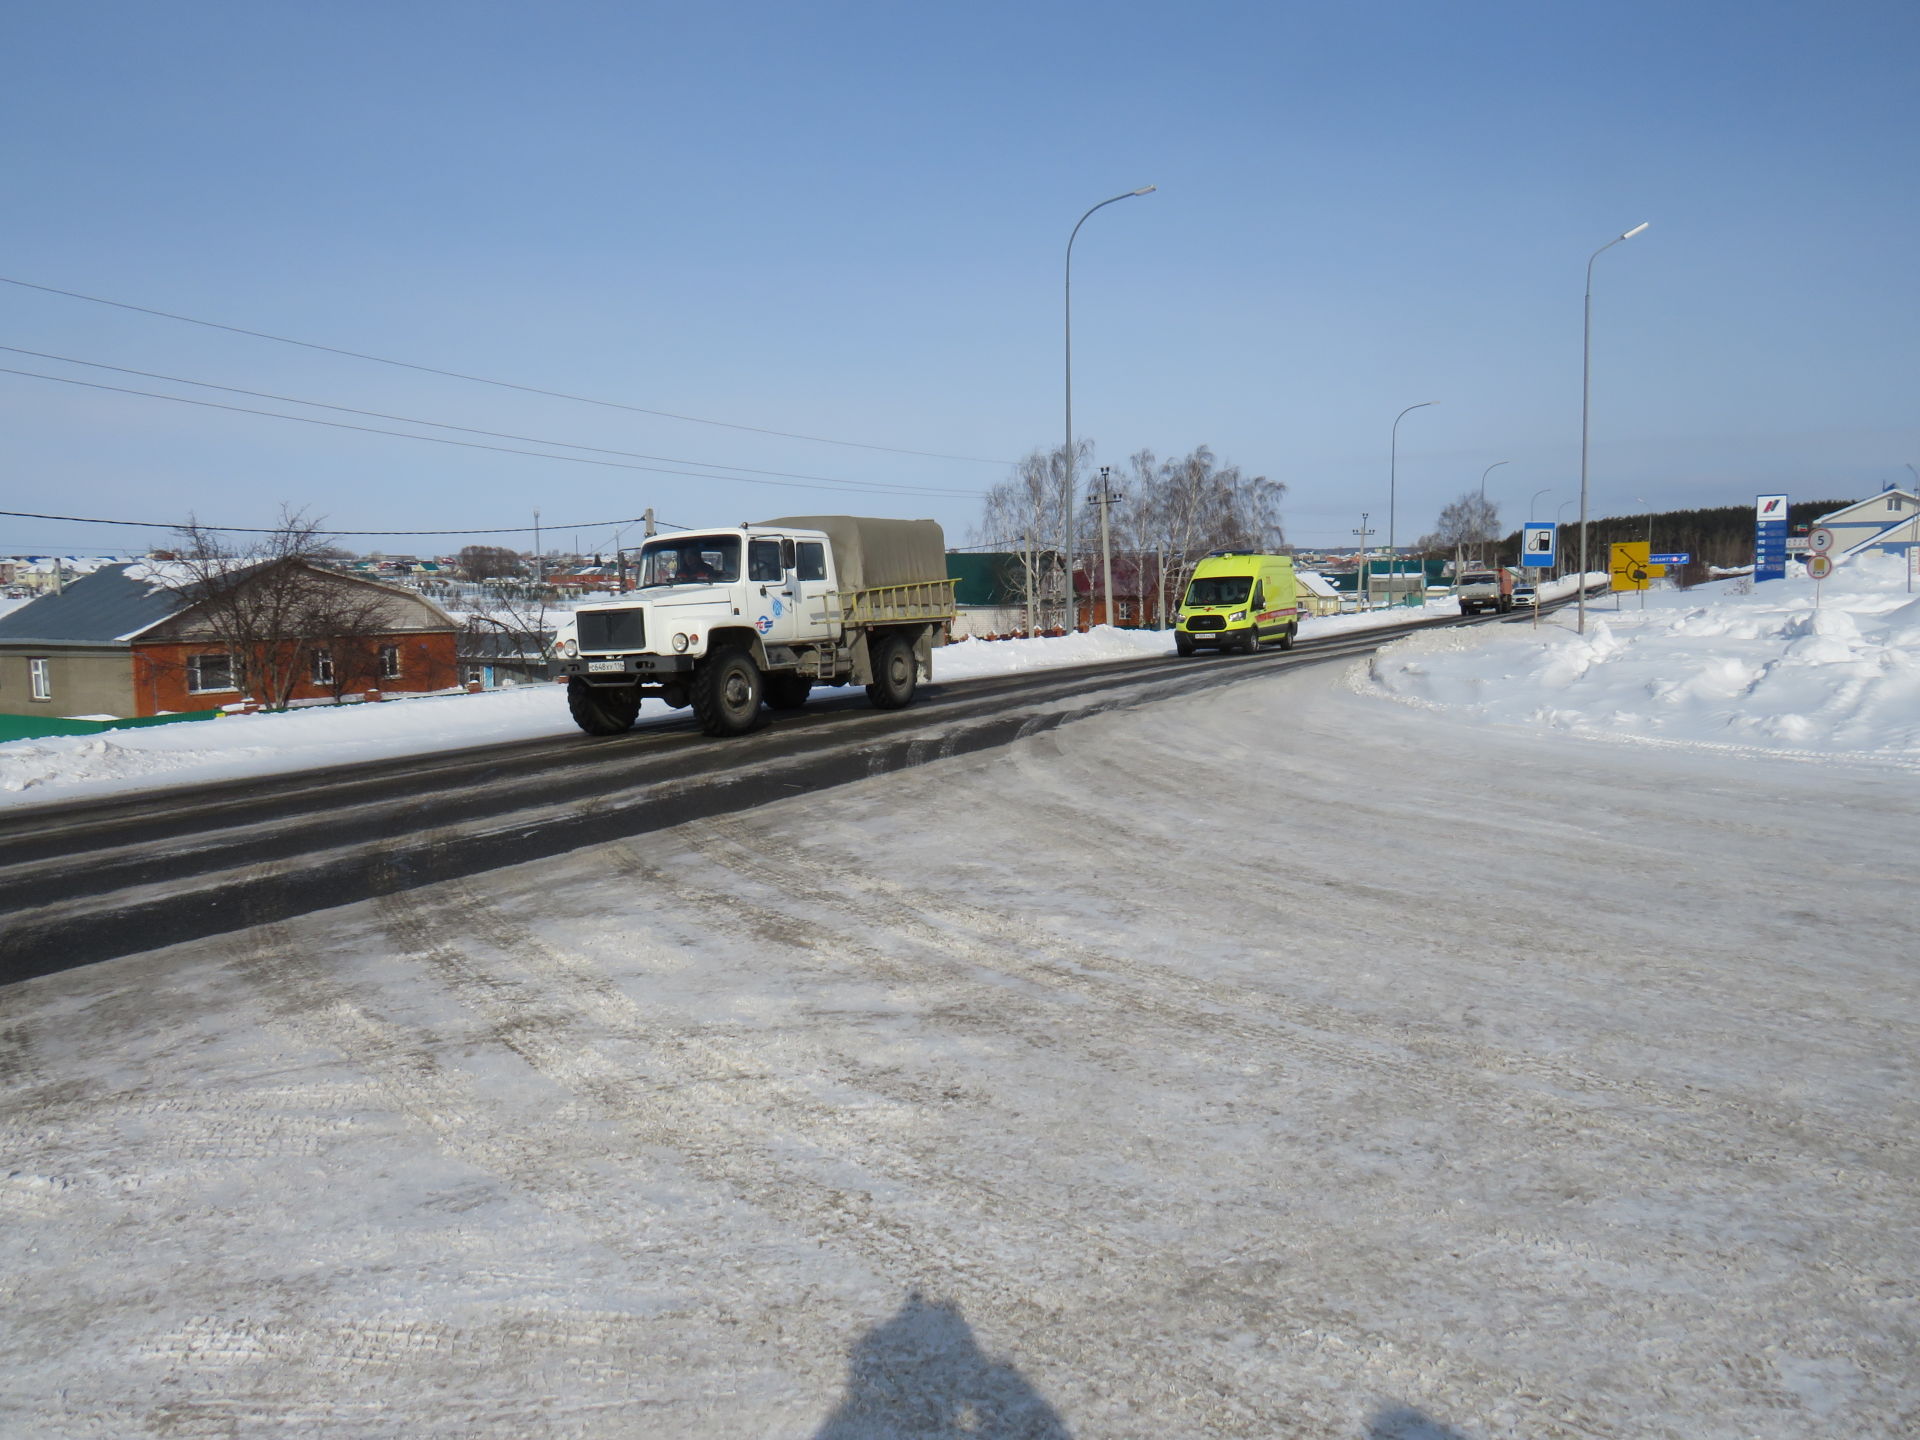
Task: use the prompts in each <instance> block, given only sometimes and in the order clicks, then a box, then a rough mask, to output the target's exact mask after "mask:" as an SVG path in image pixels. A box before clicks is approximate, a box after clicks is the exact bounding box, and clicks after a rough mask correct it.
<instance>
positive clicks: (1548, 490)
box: [1527, 485, 1553, 525]
mask: <svg viewBox="0 0 1920 1440" xmlns="http://www.w3.org/2000/svg"><path fill="white" fill-rule="evenodd" d="M1552 493H1553V487H1552V486H1551V485H1549V486H1548V487H1547V488H1546V489H1544V490H1536V491H1534V492H1533V499H1532V500H1529V501H1527V523H1528V524H1529V525H1531V524H1532V523H1533V507H1534V505H1535V503H1536V502H1538V500H1539V499H1540V497H1541V496H1542V495H1551V494H1552Z"/></svg>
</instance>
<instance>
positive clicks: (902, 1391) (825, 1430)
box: [814, 1290, 1072, 1440]
mask: <svg viewBox="0 0 1920 1440" xmlns="http://www.w3.org/2000/svg"><path fill="white" fill-rule="evenodd" d="M949 1436H951V1437H953V1440H962V1437H965V1440H1072V1437H1071V1432H1069V1431H1068V1429H1067V1427H1066V1425H1065V1423H1064V1422H1062V1420H1061V1419H1060V1417H1059V1416H1058V1415H1057V1414H1055V1413H1054V1410H1053V1407H1052V1406H1051V1405H1049V1404H1047V1402H1046V1401H1045V1400H1043V1399H1041V1397H1040V1392H1039V1391H1037V1390H1035V1389H1034V1388H1033V1386H1031V1385H1029V1384H1028V1383H1027V1381H1026V1378H1025V1377H1024V1376H1022V1375H1021V1373H1020V1372H1019V1371H1018V1370H1016V1369H1014V1368H1013V1366H1011V1365H1008V1364H1006V1363H1005V1362H1003V1361H1000V1360H995V1359H992V1358H991V1357H989V1356H987V1355H985V1354H982V1353H981V1350H980V1347H979V1346H978V1345H977V1344H975V1343H974V1338H973V1331H972V1330H971V1329H970V1328H968V1326H967V1322H966V1321H964V1320H962V1319H961V1318H960V1312H959V1310H957V1309H956V1308H955V1307H954V1306H952V1305H950V1304H946V1303H944V1302H941V1301H934V1300H928V1299H926V1298H925V1297H924V1296H922V1295H921V1294H920V1293H919V1292H918V1291H917V1290H916V1291H914V1292H912V1293H910V1294H909V1295H908V1296H907V1298H906V1301H905V1302H904V1303H903V1304H902V1305H901V1307H900V1309H899V1311H898V1313H896V1314H895V1315H894V1316H893V1317H892V1318H891V1319H889V1320H887V1321H885V1322H884V1323H882V1324H880V1325H876V1326H875V1327H874V1328H873V1329H871V1330H869V1331H868V1332H867V1333H866V1334H865V1335H863V1336H862V1337H861V1338H860V1342H859V1344H857V1345H855V1346H854V1348H853V1354H852V1355H851V1357H849V1360H848V1366H847V1390H846V1394H845V1395H844V1396H843V1397H842V1398H841V1401H840V1404H839V1405H838V1406H837V1407H836V1408H835V1410H834V1412H833V1414H831V1415H829V1416H828V1417H827V1420H826V1423H825V1424H823V1425H822V1426H821V1427H820V1429H819V1430H818V1431H816V1432H815V1434H814V1440H891V1437H901V1440H923V1437H924V1440H945V1437H949Z"/></svg>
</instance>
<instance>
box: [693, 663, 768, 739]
mask: <svg viewBox="0 0 1920 1440" xmlns="http://www.w3.org/2000/svg"><path fill="white" fill-rule="evenodd" d="M760 689H761V685H760V667H759V666H758V665H756V664H754V663H753V656H752V655H750V654H748V653H747V652H746V651H745V650H722V651H721V652H720V653H719V654H718V655H710V656H708V657H707V661H706V663H705V664H704V665H702V666H701V667H700V668H699V669H698V670H696V671H694V672H693V688H692V700H693V713H694V715H695V717H696V718H698V720H699V721H700V728H701V729H702V730H704V731H705V732H706V733H707V734H709V735H744V734H746V733H747V732H748V731H749V730H751V729H753V727H754V726H755V725H757V724H759V723H760Z"/></svg>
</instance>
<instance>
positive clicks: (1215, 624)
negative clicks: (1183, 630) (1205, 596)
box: [1187, 615, 1227, 631]
mask: <svg viewBox="0 0 1920 1440" xmlns="http://www.w3.org/2000/svg"><path fill="white" fill-rule="evenodd" d="M1226 628H1227V621H1226V617H1225V616H1222V615H1195V616H1194V617H1193V618H1192V619H1190V620H1189V621H1187V629H1188V630H1189V631H1193V630H1224V629H1226Z"/></svg>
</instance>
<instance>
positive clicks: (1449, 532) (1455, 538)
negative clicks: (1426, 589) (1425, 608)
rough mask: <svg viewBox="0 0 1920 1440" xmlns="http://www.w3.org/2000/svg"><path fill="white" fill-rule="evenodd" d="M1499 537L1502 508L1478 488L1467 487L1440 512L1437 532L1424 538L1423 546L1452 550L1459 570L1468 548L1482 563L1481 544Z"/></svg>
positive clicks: (1455, 567)
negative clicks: (1468, 488)
mask: <svg viewBox="0 0 1920 1440" xmlns="http://www.w3.org/2000/svg"><path fill="white" fill-rule="evenodd" d="M1499 538H1500V507H1499V506H1498V505H1496V504H1494V503H1493V501H1491V500H1489V499H1487V497H1486V496H1484V495H1482V494H1481V493H1480V492H1479V491H1478V490H1467V491H1464V492H1462V493H1461V496H1460V498H1459V499H1458V500H1455V501H1454V502H1453V503H1452V504H1451V505H1449V506H1447V508H1446V509H1444V510H1442V511H1441V512H1440V520H1439V522H1438V524H1437V525H1436V527H1435V529H1434V532H1433V533H1432V534H1431V535H1427V536H1423V537H1421V540H1420V547H1421V548H1422V549H1423V550H1425V549H1433V550H1451V551H1453V555H1454V570H1455V572H1456V573H1457V572H1458V571H1459V569H1460V565H1461V563H1462V559H1463V556H1464V554H1465V552H1466V551H1467V550H1468V549H1472V550H1473V552H1474V562H1475V563H1476V564H1478V563H1481V560H1482V556H1481V553H1480V552H1481V547H1482V546H1484V545H1485V544H1487V542H1488V541H1491V540H1498V539H1499Z"/></svg>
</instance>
